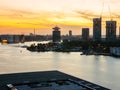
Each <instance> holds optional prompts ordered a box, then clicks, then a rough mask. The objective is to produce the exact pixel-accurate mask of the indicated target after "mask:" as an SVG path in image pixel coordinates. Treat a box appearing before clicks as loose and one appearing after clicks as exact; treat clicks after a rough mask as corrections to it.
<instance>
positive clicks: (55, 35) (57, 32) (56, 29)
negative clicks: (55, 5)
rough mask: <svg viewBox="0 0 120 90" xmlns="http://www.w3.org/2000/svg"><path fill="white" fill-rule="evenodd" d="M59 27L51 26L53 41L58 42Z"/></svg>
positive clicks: (59, 38) (59, 39)
mask: <svg viewBox="0 0 120 90" xmlns="http://www.w3.org/2000/svg"><path fill="white" fill-rule="evenodd" d="M59 29H60V28H59V27H57V26H56V27H54V28H53V34H52V40H53V42H60V41H61V32H60V30H59Z"/></svg>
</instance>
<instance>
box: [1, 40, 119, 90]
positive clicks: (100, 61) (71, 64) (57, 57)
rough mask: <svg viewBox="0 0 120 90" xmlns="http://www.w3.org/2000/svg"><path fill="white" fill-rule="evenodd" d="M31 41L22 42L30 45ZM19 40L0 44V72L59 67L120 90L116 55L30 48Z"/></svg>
mask: <svg viewBox="0 0 120 90" xmlns="http://www.w3.org/2000/svg"><path fill="white" fill-rule="evenodd" d="M31 43H33V42H29V43H25V45H30V44H31ZM19 46H20V44H11V45H0V74H3V73H15V72H31V71H48V70H59V71H62V72H65V73H68V74H71V75H74V76H76V77H79V78H82V79H85V80H87V81H90V82H93V83H96V84H99V85H102V86H104V87H107V88H110V89H112V90H120V85H119V83H120V71H119V70H120V59H119V58H114V57H109V56H94V55H91V56H85V55H82V56H81V55H80V53H79V52H72V53H60V52H59V53H57V52H39V53H38V52H30V51H27V50H26V49H25V48H20V47H19Z"/></svg>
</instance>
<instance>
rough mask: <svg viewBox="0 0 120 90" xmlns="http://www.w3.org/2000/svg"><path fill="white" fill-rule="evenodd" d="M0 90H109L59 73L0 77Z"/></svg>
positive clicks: (48, 72)
mask: <svg viewBox="0 0 120 90" xmlns="http://www.w3.org/2000/svg"><path fill="white" fill-rule="evenodd" d="M0 90H110V89H107V88H104V87H102V86H99V85H96V84H93V83H91V82H88V81H85V80H82V79H79V78H76V77H74V76H70V75H68V74H65V73H62V72H59V71H44V72H27V73H14V74H3V75H0Z"/></svg>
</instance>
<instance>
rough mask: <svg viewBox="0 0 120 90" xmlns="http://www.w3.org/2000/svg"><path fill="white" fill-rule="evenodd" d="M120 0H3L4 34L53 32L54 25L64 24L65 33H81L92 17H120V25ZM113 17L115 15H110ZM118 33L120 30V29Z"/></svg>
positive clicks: (1, 19)
mask: <svg viewBox="0 0 120 90" xmlns="http://www.w3.org/2000/svg"><path fill="white" fill-rule="evenodd" d="M119 6H120V2H119V0H92V1H91V0H1V1H0V34H21V33H24V34H29V33H31V32H33V29H34V28H36V33H37V34H45V35H46V34H51V32H52V27H54V26H56V25H58V26H59V27H61V31H62V34H67V33H68V31H69V30H72V31H73V34H79V33H80V32H81V28H82V27H89V28H90V29H91V32H90V33H91V34H92V19H93V18H95V17H100V16H101V15H102V17H103V31H102V33H103V34H104V33H105V21H106V20H111V18H112V19H113V20H117V29H118V27H119V25H120V13H119V12H120V8H119ZM110 17H111V18H110ZM117 33H118V30H117Z"/></svg>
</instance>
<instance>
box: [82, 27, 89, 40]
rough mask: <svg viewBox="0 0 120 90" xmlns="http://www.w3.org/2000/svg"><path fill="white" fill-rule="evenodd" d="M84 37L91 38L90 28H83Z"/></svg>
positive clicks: (85, 38)
mask: <svg viewBox="0 0 120 90" xmlns="http://www.w3.org/2000/svg"><path fill="white" fill-rule="evenodd" d="M82 39H83V40H88V39H89V28H82Z"/></svg>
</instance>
